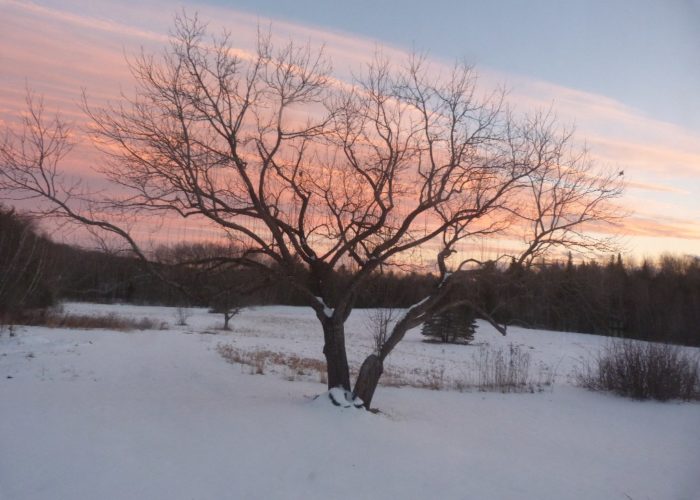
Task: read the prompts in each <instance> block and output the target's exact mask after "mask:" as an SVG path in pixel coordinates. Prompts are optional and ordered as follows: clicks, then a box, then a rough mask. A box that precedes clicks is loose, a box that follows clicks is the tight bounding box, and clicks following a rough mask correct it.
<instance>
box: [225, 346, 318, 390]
mask: <svg viewBox="0 0 700 500" xmlns="http://www.w3.org/2000/svg"><path fill="white" fill-rule="evenodd" d="M216 350H217V351H218V352H219V354H221V356H222V357H223V358H224V359H225V360H226V361H228V362H229V363H238V364H240V365H244V366H248V367H250V373H251V374H256V375H263V374H264V373H265V370H266V368H268V367H272V366H276V367H285V368H286V372H287V373H286V375H287V379H288V380H296V379H299V378H305V377H309V376H315V377H317V378H318V380H319V381H320V382H325V381H326V380H325V379H326V364H325V362H323V361H321V360H319V359H315V358H307V357H304V356H297V355H296V354H285V353H281V352H275V351H269V350H267V349H262V350H258V351H243V350H241V349H238V348H236V347H234V346H232V345H228V344H219V345H218V346H217V347H216Z"/></svg>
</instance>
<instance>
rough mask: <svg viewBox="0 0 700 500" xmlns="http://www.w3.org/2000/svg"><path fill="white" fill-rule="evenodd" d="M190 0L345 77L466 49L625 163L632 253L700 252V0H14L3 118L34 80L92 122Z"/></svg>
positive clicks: (10, 0) (3, 2) (51, 104)
mask: <svg viewBox="0 0 700 500" xmlns="http://www.w3.org/2000/svg"><path fill="white" fill-rule="evenodd" d="M182 8H185V9H186V10H187V11H188V12H195V11H198V12H199V14H200V17H201V18H202V19H204V20H206V21H210V23H211V26H212V27H213V28H215V29H216V28H218V27H220V26H226V27H227V28H228V29H230V30H231V32H232V34H233V38H234V40H235V43H236V44H237V45H239V46H240V47H241V48H242V49H244V50H245V49H250V48H252V47H253V44H254V41H255V33H256V29H257V26H258V25H263V26H267V25H271V26H272V31H273V32H274V33H275V35H276V36H280V37H288V38H294V39H298V40H303V41H306V40H308V41H310V42H311V43H312V44H313V45H320V44H325V45H326V51H327V54H328V55H329V56H330V57H331V58H332V61H333V65H334V70H335V72H336V74H337V75H339V76H340V77H348V76H349V75H350V74H351V71H352V70H356V69H357V68H358V67H359V65H361V64H362V63H363V62H364V61H366V60H367V59H368V58H370V57H371V56H372V54H373V53H374V51H375V50H376V49H377V47H381V48H382V50H383V51H384V52H385V54H387V55H388V56H390V57H396V58H399V57H401V55H402V54H404V53H405V52H406V51H410V50H414V49H415V50H420V51H425V52H427V53H428V55H429V58H430V59H431V60H432V61H433V63H434V64H435V65H436V66H437V67H440V65H443V64H450V63H451V62H452V61H454V60H455V59H456V58H460V59H464V60H466V61H467V62H469V63H471V64H474V65H476V68H477V71H478V72H479V74H480V76H481V83H482V84H483V85H485V86H486V87H489V86H496V85H498V84H505V85H506V86H507V87H508V89H509V99H510V101H511V102H512V103H513V104H514V105H515V106H516V108H518V109H520V110H523V111H525V110H530V109H533V110H534V109H542V108H549V107H551V108H552V109H554V110H555V112H556V113H557V115H558V117H559V119H560V120H561V121H562V122H564V123H568V124H575V125H576V128H577V137H579V138H580V140H581V141H585V143H586V144H587V145H588V147H589V148H590V149H591V153H592V155H593V157H594V158H595V159H596V161H598V162H599V163H601V164H602V165H606V166H610V167H611V168H619V169H620V170H624V172H625V178H626V180H627V186H628V187H627V190H626V193H625V196H624V198H623V200H622V205H623V206H624V208H625V209H626V210H629V211H630V212H631V215H630V216H629V217H628V218H627V219H626V221H625V223H624V225H623V227H621V228H620V231H621V233H622V235H623V243H624V247H625V250H626V252H625V253H627V254H630V255H634V256H654V255H658V254H659V253H662V252H665V251H668V252H674V253H679V254H691V255H700V0H685V1H683V0H663V1H662V0H657V1H647V0H636V1H632V0H628V1H619V0H609V1H599V0H586V1H583V0H582V1H579V0H571V1H566V2H562V1H541V0H535V1H524V0H523V1H516V0H508V1H505V0H502V1H498V0H497V1H492V2H483V1H472V0H462V1H447V0H432V1H431V2H429V3H426V2H418V1H416V0H407V1H401V2H399V1H385V0H373V1H366V0H355V1H353V2H343V3H341V2H332V1H325V2H315V1H311V0H296V1H293V2H289V1H281V0H280V1H274V0H230V1H190V2H187V3H179V4H178V3H175V2H166V1H160V2H145V1H142V2H135V1H133V0H126V1H121V2H94V1H84V0H42V1H36V2H19V1H16V0H0V68H2V69H0V126H2V125H3V124H11V123H14V122H15V120H16V117H17V115H18V113H20V112H21V110H22V108H23V106H24V102H23V97H24V93H25V88H26V87H27V86H29V87H31V88H32V89H34V90H35V91H36V92H38V93H40V94H43V95H44V96H45V101H46V106H47V108H49V109H54V108H60V110H61V113H62V114H63V116H64V117H66V118H67V119H68V120H70V121H72V122H73V123H75V124H77V125H78V127H76V129H79V125H80V124H82V123H84V121H85V118H84V116H83V115H82V114H81V112H80V110H79V106H78V101H79V98H80V92H81V89H85V91H86V93H87V95H88V96H89V98H90V99H91V100H92V101H93V102H97V103H99V102H104V101H105V100H106V99H110V98H114V97H116V96H118V93H119V92H120V91H128V89H129V88H130V86H131V85H132V81H131V79H130V76H129V73H128V67H127V64H126V61H125V58H126V57H128V55H129V54H134V53H136V52H138V51H139V50H140V49H141V48H143V49H144V50H146V51H154V50H158V49H159V47H161V46H162V45H163V44H164V43H165V42H166V41H167V34H168V30H169V28H170V26H171V24H172V18H173V16H174V14H175V13H176V12H177V11H178V9H182ZM78 157H79V158H78ZM76 158H77V159H76ZM95 159H96V157H95V153H94V152H93V151H91V150H90V148H89V147H88V146H87V145H84V144H79V146H78V147H77V148H76V153H75V154H74V159H73V160H72V161H73V163H72V164H71V166H70V167H69V168H73V169H75V171H80V172H81V175H84V176H85V177H86V178H88V179H91V178H92V174H91V173H90V171H89V170H88V169H87V167H86V166H87V164H89V163H90V162H91V161H92V160H95ZM92 180H93V181H94V180H95V179H92ZM183 227H184V226H183ZM190 231H197V228H190ZM182 236H185V235H184V233H183V234H176V235H175V237H182Z"/></svg>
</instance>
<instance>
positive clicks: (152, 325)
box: [12, 310, 168, 331]
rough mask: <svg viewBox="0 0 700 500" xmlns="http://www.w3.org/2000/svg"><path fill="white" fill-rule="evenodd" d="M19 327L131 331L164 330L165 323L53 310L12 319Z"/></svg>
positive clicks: (26, 313) (145, 319)
mask: <svg viewBox="0 0 700 500" xmlns="http://www.w3.org/2000/svg"><path fill="white" fill-rule="evenodd" d="M12 322H13V323H14V324H17V325H28V326H44V327H47V328H72V329H81V330H93V329H97V328H100V329H105V330H117V331H130V330H155V329H160V330H164V329H166V328H167V327H168V325H167V324H165V323H159V322H156V321H154V320H152V319H150V318H140V319H135V318H125V317H122V316H117V315H116V314H114V313H110V314H104V315H99V316H92V315H88V314H70V313H62V312H56V311H51V310H37V311H28V312H24V313H23V314H22V315H20V316H17V317H14V318H12Z"/></svg>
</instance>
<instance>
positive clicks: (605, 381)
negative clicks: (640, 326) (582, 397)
mask: <svg viewBox="0 0 700 500" xmlns="http://www.w3.org/2000/svg"><path fill="white" fill-rule="evenodd" d="M698 365H699V363H698V358H697V356H695V357H694V356H691V355H690V354H689V353H687V352H686V351H684V350H683V349H681V348H679V347H678V346H672V345H668V344H655V343H648V342H640V341H635V340H629V339H625V340H616V341H611V342H609V343H608V344H607V345H606V346H605V347H604V348H603V349H602V350H601V352H600V353H598V355H597V357H596V358H595V359H594V361H593V363H592V365H591V364H590V363H588V364H587V365H585V366H584V369H583V370H582V371H581V373H579V375H578V383H579V385H581V386H583V387H586V388H588V389H591V390H601V391H610V392H614V393H615V394H619V395H621V396H626V397H631V398H634V399H656V400H659V401H667V400H669V399H682V400H685V401H689V400H692V399H700V369H699V366H698Z"/></svg>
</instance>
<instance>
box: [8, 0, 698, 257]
mask: <svg viewBox="0 0 700 500" xmlns="http://www.w3.org/2000/svg"><path fill="white" fill-rule="evenodd" d="M194 10H199V11H200V14H201V17H202V19H205V20H210V19H211V20H213V21H212V27H213V28H215V29H216V28H217V27H218V26H225V27H227V28H228V29H229V30H230V31H231V32H232V33H233V34H234V36H235V41H236V43H237V44H238V43H239V42H240V49H241V50H252V49H253V48H254V43H255V35H256V31H257V30H258V27H259V26H262V27H263V29H265V28H266V26H267V25H268V23H269V22H270V20H268V19H264V18H260V17H258V16H255V15H252V14H249V13H245V12H239V11H236V10H234V9H230V8H226V7H217V6H206V5H197V6H196V9H195V8H194V7H193V8H192V9H191V11H194ZM173 14H174V8H173V7H172V6H171V4H169V3H167V2H157V3H149V4H148V5H147V6H146V5H143V4H142V3H135V2H126V3H114V4H100V6H99V8H98V7H96V6H95V5H94V4H93V3H91V2H86V1H82V0H64V1H61V0H47V1H45V2H41V3H32V2H20V1H17V0H0V17H2V18H3V29H2V32H0V43H1V44H2V51H0V66H1V67H2V68H3V73H2V76H0V120H1V121H2V122H3V123H8V122H12V121H13V119H14V118H13V117H14V116H16V115H17V113H19V111H20V110H21V109H22V108H23V105H24V102H23V96H24V87H25V82H28V83H29V85H30V86H31V87H33V88H35V89H36V90H37V91H38V92H40V93H43V94H45V95H46V103H47V106H49V107H59V108H61V110H62V113H63V114H64V115H65V116H66V117H67V118H68V119H70V120H74V121H75V122H78V123H80V122H81V121H83V120H84V117H83V116H82V115H81V113H80V111H79V109H78V106H77V103H78V101H79V95H80V91H81V89H82V88H85V89H86V91H87V93H88V94H89V96H90V98H91V99H92V100H93V101H94V102H96V103H101V102H104V101H105V100H107V99H109V98H114V97H115V96H117V95H118V93H119V91H120V90H121V89H124V90H125V91H126V92H129V88H130V85H131V79H130V75H129V71H128V65H127V63H126V61H125V56H124V54H125V53H126V54H133V53H135V52H137V51H139V50H140V48H141V47H145V48H146V50H153V49H158V47H161V46H162V45H163V44H164V43H166V41H167V39H168V37H167V30H168V26H170V24H171V22H172V17H173ZM272 23H273V31H274V33H275V35H276V36H277V37H280V38H282V39H287V38H292V39H295V40H303V41H308V42H309V43H310V44H311V45H315V46H320V45H322V44H325V50H326V53H327V55H328V56H329V57H330V58H331V60H332V61H333V65H334V67H335V68H336V74H337V75H338V76H339V77H340V78H349V77H350V75H351V73H352V72H356V71H358V70H359V69H360V68H361V67H362V65H363V64H364V63H365V62H367V61H368V60H369V59H370V58H371V57H372V55H373V54H374V52H375V51H376V50H377V48H378V47H379V44H378V43H377V42H376V41H374V40H370V39H367V38H363V37H358V36H354V35H351V34H348V33H341V32H332V31H328V30H325V29H323V28H320V27H316V26H305V25H301V24H297V23H290V22H287V21H284V20H274V21H273V22H272ZM381 50H382V52H383V53H384V55H385V56H387V57H389V58H399V57H404V56H405V53H404V52H402V50H401V49H400V48H397V47H392V46H384V47H383V48H382V49H381ZM433 63H434V64H435V67H436V68H437V69H438V70H440V69H441V68H442V69H444V68H446V67H447V63H446V62H445V61H439V60H437V59H435V60H434V62H433ZM478 69H479V70H480V72H481V73H482V79H481V81H482V83H483V84H484V85H486V86H490V85H495V84H497V83H501V82H506V84H507V85H508V87H509V88H510V89H511V91H510V100H511V101H512V102H513V104H514V105H515V106H516V108H518V109H521V110H522V109H538V108H540V109H541V108H549V107H550V106H551V107H552V108H553V109H554V110H555V111H556V112H557V114H558V116H559V117H560V118H561V119H562V120H563V121H564V122H575V123H576V126H577V129H578V132H579V135H580V136H581V137H584V138H585V139H586V141H587V143H588V144H589V146H590V148H591V151H592V154H593V155H594V157H595V158H596V159H597V160H598V161H600V162H602V163H604V164H607V165H610V166H612V167H614V168H619V169H621V170H624V171H625V177H626V178H627V179H628V186H629V188H630V189H629V194H628V197H627V198H626V200H624V202H625V203H626V204H627V205H628V207H630V208H632V209H634V210H635V212H636V215H635V217H632V218H630V219H628V222H627V223H626V227H627V229H628V233H629V234H631V235H633V236H634V235H640V236H643V235H648V236H656V237H659V238H667V237H675V238H684V239H688V240H693V241H695V240H697V239H698V230H697V229H694V228H693V227H692V226H693V224H694V223H697V222H698V221H700V200H698V199H696V198H697V194H696V195H695V196H694V195H693V189H694V187H695V186H697V182H698V178H699V177H700V137H698V135H697V134H696V133H694V132H692V131H689V130H685V129H683V128H681V127H679V126H676V125H673V124H669V123H665V122H662V121H658V120H655V119H654V118H653V117H649V116H646V115H644V114H643V113H641V112H639V111H638V110H635V109H632V108H629V107H628V106H625V105H623V104H621V103H619V102H617V101H615V100H613V99H610V98H608V97H605V96H601V95H597V94H592V93H588V92H582V91H580V90H577V89H571V88H566V87H562V86H559V85H554V84H552V83H549V82H543V81H537V80H533V79H531V78H527V77H524V76H522V75H512V74H503V73H499V72H496V71H493V70H490V69H489V68H478ZM85 157H87V158H89V157H90V156H89V155H87V154H86V155H85ZM73 164H74V165H75V169H76V171H85V169H86V168H87V166H88V164H89V161H85V160H81V158H77V159H75V160H74V163H73ZM674 203H680V205H677V206H678V207H682V209H678V210H676V212H681V211H682V213H684V214H686V215H687V218H686V219H685V220H675V221H673V222H670V221H669V220H668V218H667V217H666V214H665V213H659V212H656V211H655V210H657V209H658V207H659V206H660V205H664V206H669V205H670V206H673V204H674ZM698 250H699V251H698V253H700V246H698Z"/></svg>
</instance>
